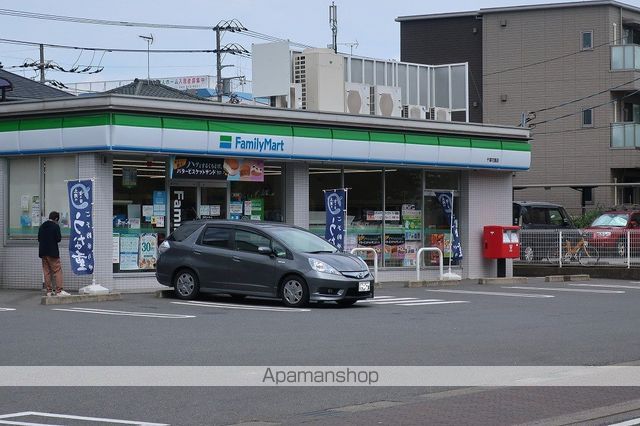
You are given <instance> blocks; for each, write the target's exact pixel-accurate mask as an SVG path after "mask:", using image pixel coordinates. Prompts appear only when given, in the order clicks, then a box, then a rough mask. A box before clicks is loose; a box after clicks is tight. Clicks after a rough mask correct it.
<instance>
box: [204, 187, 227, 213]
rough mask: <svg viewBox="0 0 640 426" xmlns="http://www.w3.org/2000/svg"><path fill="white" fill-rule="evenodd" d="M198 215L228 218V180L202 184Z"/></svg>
mask: <svg viewBox="0 0 640 426" xmlns="http://www.w3.org/2000/svg"><path fill="white" fill-rule="evenodd" d="M198 217H199V218H200V219H226V218H227V182H216V183H207V184H202V186H201V187H200V205H199V207H198Z"/></svg>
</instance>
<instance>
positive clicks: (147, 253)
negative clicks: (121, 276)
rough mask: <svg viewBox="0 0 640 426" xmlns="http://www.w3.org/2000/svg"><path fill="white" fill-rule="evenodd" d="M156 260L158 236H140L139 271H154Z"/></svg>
mask: <svg viewBox="0 0 640 426" xmlns="http://www.w3.org/2000/svg"><path fill="white" fill-rule="evenodd" d="M157 260H158V234H140V252H139V255H138V266H139V267H140V269H155V268H156V261H157Z"/></svg>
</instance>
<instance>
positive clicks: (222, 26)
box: [213, 19, 249, 102]
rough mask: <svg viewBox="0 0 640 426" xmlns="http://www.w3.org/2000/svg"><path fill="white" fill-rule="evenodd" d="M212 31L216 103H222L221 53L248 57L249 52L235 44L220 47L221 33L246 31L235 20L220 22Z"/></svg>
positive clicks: (222, 66)
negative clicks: (213, 38) (213, 35)
mask: <svg viewBox="0 0 640 426" xmlns="http://www.w3.org/2000/svg"><path fill="white" fill-rule="evenodd" d="M213 30H214V31H215V32H216V94H217V97H218V102H222V92H223V90H224V89H223V83H222V68H224V65H222V54H223V53H231V54H237V55H248V54H249V52H248V51H247V50H246V49H245V48H244V47H242V46H240V45H237V44H235V43H232V44H227V45H226V46H224V47H220V42H221V39H222V32H223V31H229V32H232V33H235V32H240V31H246V30H247V29H246V28H245V27H244V26H243V25H242V24H241V23H240V22H238V21H237V20H236V19H232V20H230V21H220V22H218V25H216V26H215V27H213Z"/></svg>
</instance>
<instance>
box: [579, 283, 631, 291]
mask: <svg viewBox="0 0 640 426" xmlns="http://www.w3.org/2000/svg"><path fill="white" fill-rule="evenodd" d="M569 285H573V286H579V287H608V288H634V289H636V290H640V286H638V285H616V284H569Z"/></svg>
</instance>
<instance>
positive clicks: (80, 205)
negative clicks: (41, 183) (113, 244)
mask: <svg viewBox="0 0 640 426" xmlns="http://www.w3.org/2000/svg"><path fill="white" fill-rule="evenodd" d="M67 190H68V196H69V213H70V222H71V223H70V224H71V229H70V233H69V256H70V257H71V270H72V271H73V273H74V274H76V275H89V274H92V273H93V212H92V210H93V182H92V181H91V180H90V179H88V180H79V181H78V180H76V181H69V182H67Z"/></svg>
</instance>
